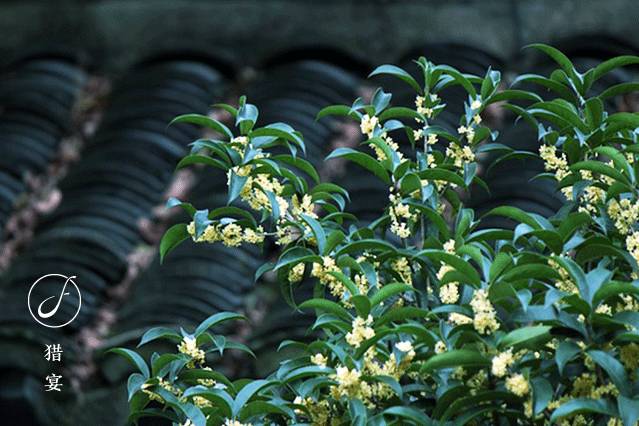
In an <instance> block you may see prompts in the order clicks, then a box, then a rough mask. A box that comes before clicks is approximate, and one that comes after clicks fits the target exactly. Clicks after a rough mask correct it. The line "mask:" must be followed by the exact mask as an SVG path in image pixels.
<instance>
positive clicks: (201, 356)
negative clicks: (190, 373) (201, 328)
mask: <svg viewBox="0 0 639 426" xmlns="http://www.w3.org/2000/svg"><path fill="white" fill-rule="evenodd" d="M177 348H178V351H180V352H181V353H183V354H186V355H188V356H190V357H191V361H189V363H188V364H187V367H189V368H193V367H195V364H202V363H203V362H204V360H205V357H206V354H205V353H204V351H203V350H202V349H200V348H198V347H197V342H196V340H195V338H194V337H190V336H184V338H183V339H182V341H181V342H180V344H179V345H178V347H177Z"/></svg>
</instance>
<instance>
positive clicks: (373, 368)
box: [363, 341, 415, 407]
mask: <svg viewBox="0 0 639 426" xmlns="http://www.w3.org/2000/svg"><path fill="white" fill-rule="evenodd" d="M395 347H396V348H397V350H399V351H400V352H402V353H403V356H402V359H401V362H398V361H397V358H396V357H395V354H394V353H391V354H390V355H389V356H388V358H387V359H386V360H385V361H383V362H380V361H378V360H376V359H375V355H376V350H375V348H374V347H371V348H369V349H368V350H367V351H366V353H365V355H364V368H363V372H364V374H367V375H369V376H389V377H392V378H394V379H395V380H397V381H399V380H400V379H401V377H402V376H403V375H404V374H405V372H406V369H407V368H408V367H409V366H410V364H411V362H412V360H413V358H415V350H414V348H413V345H412V343H411V342H409V341H402V342H398V343H396V344H395ZM392 396H393V390H392V389H391V388H390V387H389V386H388V385H387V384H385V383H381V382H379V383H373V384H370V399H373V398H376V399H388V398H391V397H392ZM370 399H369V400H368V401H365V403H366V404H367V405H369V406H371V407H372V406H374V405H373V404H372V401H370Z"/></svg>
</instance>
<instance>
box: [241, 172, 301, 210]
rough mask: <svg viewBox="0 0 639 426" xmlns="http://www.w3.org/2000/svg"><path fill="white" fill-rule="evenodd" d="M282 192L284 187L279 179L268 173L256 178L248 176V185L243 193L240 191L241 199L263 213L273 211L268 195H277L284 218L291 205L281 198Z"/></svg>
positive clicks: (259, 174) (257, 175)
mask: <svg viewBox="0 0 639 426" xmlns="http://www.w3.org/2000/svg"><path fill="white" fill-rule="evenodd" d="M233 170H235V169H233ZM236 173H237V172H236ZM237 174H240V173H237ZM282 191H284V185H282V184H281V183H280V181H279V180H278V179H277V178H275V177H272V176H271V175H269V174H267V173H258V174H256V175H254V176H248V178H247V180H246V183H245V184H244V186H243V187H242V191H240V198H241V199H242V200H243V201H245V202H246V203H248V205H249V206H251V208H252V209H254V210H257V211H261V210H262V209H265V210H266V211H269V212H270V211H272V207H271V201H270V200H269V198H268V195H266V194H267V192H272V193H273V194H275V199H276V201H277V205H278V209H279V211H280V216H284V215H285V214H286V212H287V210H288V207H289V204H288V201H286V200H285V199H284V198H283V197H282V196H281V195H282Z"/></svg>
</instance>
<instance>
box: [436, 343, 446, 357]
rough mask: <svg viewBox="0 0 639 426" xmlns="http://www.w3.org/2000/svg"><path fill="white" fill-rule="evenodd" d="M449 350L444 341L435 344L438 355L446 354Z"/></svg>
mask: <svg viewBox="0 0 639 426" xmlns="http://www.w3.org/2000/svg"><path fill="white" fill-rule="evenodd" d="M446 350H447V348H446V343H444V342H443V341H442V340H438V341H437V343H435V353H436V354H441V353H444V352H446Z"/></svg>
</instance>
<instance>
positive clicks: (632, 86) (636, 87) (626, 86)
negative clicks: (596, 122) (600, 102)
mask: <svg viewBox="0 0 639 426" xmlns="http://www.w3.org/2000/svg"><path fill="white" fill-rule="evenodd" d="M633 92H639V83H619V84H615V85H614V86H610V87H608V88H607V89H606V90H604V91H603V92H601V93H600V94H599V98H600V99H608V98H613V97H615V96H619V95H624V94H626V93H633Z"/></svg>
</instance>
